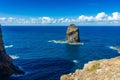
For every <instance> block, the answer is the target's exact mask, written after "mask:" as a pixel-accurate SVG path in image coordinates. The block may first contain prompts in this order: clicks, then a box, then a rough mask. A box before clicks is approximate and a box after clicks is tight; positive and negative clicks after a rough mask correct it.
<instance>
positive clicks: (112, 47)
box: [109, 46, 120, 53]
mask: <svg viewBox="0 0 120 80" xmlns="http://www.w3.org/2000/svg"><path fill="white" fill-rule="evenodd" d="M109 48H110V49H113V50H117V51H118V53H120V50H119V49H118V47H115V46H109Z"/></svg>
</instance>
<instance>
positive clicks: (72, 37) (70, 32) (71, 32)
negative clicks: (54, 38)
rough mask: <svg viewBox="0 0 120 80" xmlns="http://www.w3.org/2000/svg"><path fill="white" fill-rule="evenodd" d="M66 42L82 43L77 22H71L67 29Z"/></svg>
mask: <svg viewBox="0 0 120 80" xmlns="http://www.w3.org/2000/svg"><path fill="white" fill-rule="evenodd" d="M66 42H69V43H80V39H79V29H78V28H77V26H76V25H75V24H70V26H69V27H68V29H67V31H66Z"/></svg>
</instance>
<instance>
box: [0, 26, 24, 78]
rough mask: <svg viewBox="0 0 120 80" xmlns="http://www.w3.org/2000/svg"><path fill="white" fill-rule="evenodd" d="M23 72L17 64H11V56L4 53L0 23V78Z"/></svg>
mask: <svg viewBox="0 0 120 80" xmlns="http://www.w3.org/2000/svg"><path fill="white" fill-rule="evenodd" d="M24 73H25V72H24V71H22V70H20V69H19V68H18V67H17V66H15V65H14V64H13V60H12V58H11V57H10V56H9V55H8V54H7V53H6V50H5V47H4V43H3V40H2V31H1V25H0V79H4V78H8V77H9V76H11V75H12V74H24Z"/></svg>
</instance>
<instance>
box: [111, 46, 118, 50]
mask: <svg viewBox="0 0 120 80" xmlns="http://www.w3.org/2000/svg"><path fill="white" fill-rule="evenodd" d="M109 48H110V49H113V50H118V49H117V47H114V46H109Z"/></svg>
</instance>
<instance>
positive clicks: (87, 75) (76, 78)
mask: <svg viewBox="0 0 120 80" xmlns="http://www.w3.org/2000/svg"><path fill="white" fill-rule="evenodd" d="M61 80H120V56H119V57H116V58H112V59H103V60H99V61H91V62H89V63H87V64H85V65H84V68H83V69H82V70H79V69H78V70H76V71H75V73H70V74H67V75H63V76H61Z"/></svg>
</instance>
